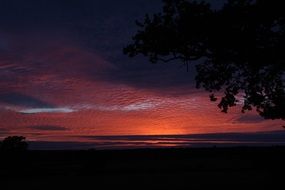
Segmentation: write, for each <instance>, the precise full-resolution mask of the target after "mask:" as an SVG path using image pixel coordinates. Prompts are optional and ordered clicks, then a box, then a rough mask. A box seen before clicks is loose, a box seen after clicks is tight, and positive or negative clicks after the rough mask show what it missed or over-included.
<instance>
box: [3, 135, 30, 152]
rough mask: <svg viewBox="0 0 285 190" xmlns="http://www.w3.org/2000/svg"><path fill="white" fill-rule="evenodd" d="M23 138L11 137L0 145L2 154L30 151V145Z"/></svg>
mask: <svg viewBox="0 0 285 190" xmlns="http://www.w3.org/2000/svg"><path fill="white" fill-rule="evenodd" d="M25 139H26V138H25V137H23V136H9V137H6V138H5V139H4V140H3V141H2V142H1V143H0V150H1V151H2V152H22V151H26V150H27V149H28V143H27V142H26V141H25Z"/></svg>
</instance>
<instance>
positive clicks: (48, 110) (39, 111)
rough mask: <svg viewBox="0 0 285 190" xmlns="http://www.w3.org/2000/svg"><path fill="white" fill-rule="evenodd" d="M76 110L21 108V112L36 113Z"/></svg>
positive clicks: (71, 110)
mask: <svg viewBox="0 0 285 190" xmlns="http://www.w3.org/2000/svg"><path fill="white" fill-rule="evenodd" d="M74 111H75V110H73V109H70V108H31V109H23V110H20V111H19V113H24V114H36V113H71V112H74Z"/></svg>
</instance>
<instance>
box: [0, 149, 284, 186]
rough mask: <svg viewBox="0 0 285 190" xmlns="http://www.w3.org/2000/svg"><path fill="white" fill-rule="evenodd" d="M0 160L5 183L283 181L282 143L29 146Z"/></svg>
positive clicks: (267, 183) (271, 183) (219, 183)
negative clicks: (114, 147)
mask: <svg viewBox="0 0 285 190" xmlns="http://www.w3.org/2000/svg"><path fill="white" fill-rule="evenodd" d="M0 160H1V163H0V181H1V182H0V187H5V189H13V188H18V189H39V190H40V189H70V188H73V189H74V188H75V189H82V190H84V189H107V188H112V189H134V190H135V189H206V188H207V189H216V188H223V189H283V187H284V183H285V180H284V177H283V176H284V174H283V173H284V169H285V164H284V163H285V162H284V161H285V147H268V148H204V149H144V150H113V151H111V150H105V151H30V152H26V153H24V154H14V155H7V154H3V153H2V154H1V157H0ZM280 184H281V185H282V186H281V187H279V188H277V186H278V185H280ZM1 189H2V188H1ZM3 189H4V188H3Z"/></svg>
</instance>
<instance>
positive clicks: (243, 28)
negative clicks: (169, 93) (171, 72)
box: [124, 0, 285, 120]
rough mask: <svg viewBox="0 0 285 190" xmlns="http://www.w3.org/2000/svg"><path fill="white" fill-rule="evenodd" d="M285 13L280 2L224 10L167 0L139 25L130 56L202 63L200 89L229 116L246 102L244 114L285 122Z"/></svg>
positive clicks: (243, 2)
mask: <svg viewBox="0 0 285 190" xmlns="http://www.w3.org/2000/svg"><path fill="white" fill-rule="evenodd" d="M284 10H285V7H284V3H283V2H282V1H278V0H272V1H268V0H228V1H227V2H225V4H224V5H223V7H222V8H220V9H213V8H211V5H210V4H208V3H206V2H204V1H187V0H164V6H163V11H162V12H161V13H158V14H154V15H152V16H150V15H146V16H145V18H144V20H143V21H142V22H140V21H136V24H137V26H138V27H139V28H140V29H139V30H138V31H137V33H136V34H135V36H133V42H132V44H130V45H128V46H127V47H125V48H124V53H125V54H127V55H129V56H130V57H134V56H136V55H138V54H143V55H145V56H147V57H148V58H149V60H150V61H151V62H152V63H156V62H159V61H162V62H169V61H173V60H180V61H181V62H182V63H183V64H186V65H187V66H188V64H191V63H192V64H196V70H197V76H196V84H197V85H196V86H197V88H201V87H202V88H204V89H205V90H207V91H209V92H210V99H211V101H216V100H219V103H218V106H219V107H220V108H221V110H222V111H223V112H227V111H228V109H229V107H232V106H235V105H237V103H238V102H240V104H242V105H243V107H242V112H245V111H247V110H252V109H253V108H254V107H255V108H256V110H257V112H258V113H259V114H260V115H261V116H262V117H264V118H266V119H283V120H284V119H285V110H284V107H285V106H284V105H285V90H284V89H285V87H284V78H285V77H284V68H285V11H284ZM187 68H188V67H187ZM218 91H222V92H223V95H222V96H221V97H220V98H217V97H216V95H217V93H218Z"/></svg>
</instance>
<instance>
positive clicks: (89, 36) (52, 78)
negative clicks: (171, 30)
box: [0, 0, 284, 142]
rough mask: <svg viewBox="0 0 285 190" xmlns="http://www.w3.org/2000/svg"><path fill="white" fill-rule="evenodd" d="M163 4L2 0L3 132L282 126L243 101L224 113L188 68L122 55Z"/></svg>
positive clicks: (36, 135) (53, 137) (57, 136)
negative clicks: (141, 22) (244, 108)
mask: <svg viewBox="0 0 285 190" xmlns="http://www.w3.org/2000/svg"><path fill="white" fill-rule="evenodd" d="M221 2H222V1H215V4H213V6H214V7H218V6H220V4H221ZM160 10H161V1H160V0H120V1H118V0H104V1H97V0H93V1H92V0H81V1H79V0H54V1H53V0H27V1H26V0H25V1H23V0H6V1H5V0H1V1H0V137H1V139H2V138H4V137H6V136H9V135H23V136H25V137H27V139H28V140H30V141H48V142H50V141H54V142H59V141H61V142H66V141H69V142H71V141H72V142H87V141H89V140H90V139H91V138H86V137H92V136H102V135H104V136H106V135H107V136H110V135H111V136H117V135H170V134H171V135H186V134H208V133H218V134H221V133H239V134H240V133H248V132H254V133H256V132H258V133H259V132H268V131H270V132H272V131H281V132H282V130H283V128H282V125H283V124H284V123H282V121H280V120H274V121H272V120H263V119H262V118H261V117H259V116H258V115H257V114H256V113H254V112H250V113H246V114H241V113H240V107H236V108H234V109H232V110H230V112H229V113H228V114H224V113H221V112H220V110H219V108H218V107H217V105H216V103H212V102H210V101H209V98H208V93H207V92H204V91H203V90H197V89H195V81H194V77H195V70H194V67H191V69H190V71H189V72H187V71H186V68H185V67H183V66H182V65H181V64H179V63H177V62H176V63H170V64H155V65H154V64H151V63H149V61H148V60H147V59H146V58H144V57H140V56H138V57H135V58H132V59H131V58H128V57H127V56H125V55H123V53H122V49H123V47H124V46H126V45H127V44H128V43H130V42H131V41H130V40H131V37H132V35H133V34H135V32H136V30H137V27H136V25H135V20H136V19H141V18H143V16H144V15H145V13H155V12H158V11H160ZM281 132H280V133H281ZM274 134H276V132H274Z"/></svg>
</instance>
